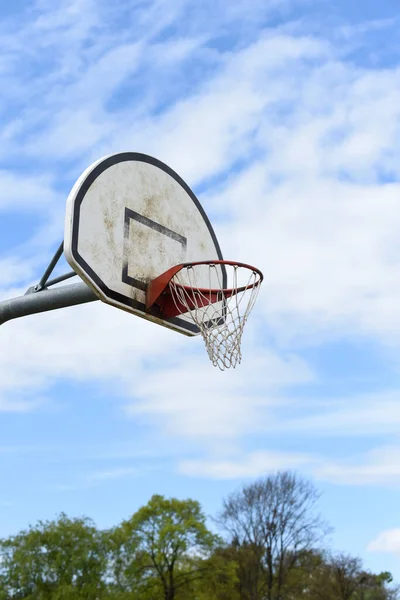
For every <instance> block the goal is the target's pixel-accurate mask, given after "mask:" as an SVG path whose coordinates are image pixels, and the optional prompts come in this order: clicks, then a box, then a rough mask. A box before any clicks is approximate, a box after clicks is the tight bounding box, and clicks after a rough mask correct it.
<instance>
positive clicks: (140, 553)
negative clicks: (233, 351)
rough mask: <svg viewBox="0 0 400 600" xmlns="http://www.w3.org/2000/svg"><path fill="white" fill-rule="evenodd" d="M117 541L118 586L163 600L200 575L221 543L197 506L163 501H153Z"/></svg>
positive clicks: (155, 498) (190, 502)
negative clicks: (208, 527)
mask: <svg viewBox="0 0 400 600" xmlns="http://www.w3.org/2000/svg"><path fill="white" fill-rule="evenodd" d="M113 536H114V539H115V540H117V543H116V544H114V558H113V564H114V573H115V580H116V582H117V581H118V587H119V588H120V589H124V587H125V589H129V590H131V591H134V590H136V592H137V593H140V594H141V597H143V598H144V597H146V596H149V597H151V598H154V599H155V598H158V597H160V598H164V599H165V600H174V598H176V596H177V593H178V591H179V590H180V589H181V588H182V587H185V586H187V585H188V584H189V583H191V582H192V581H193V579H196V578H198V577H200V576H201V573H202V571H203V570H204V567H203V564H202V561H203V560H204V559H206V558H207V557H208V556H209V554H210V552H211V550H212V548H213V546H214V545H215V543H216V541H217V538H216V536H215V535H213V534H212V533H211V532H210V531H209V530H208V529H207V527H206V519H205V516H204V515H203V513H202V511H201V508H200V505H199V503H198V502H196V501H194V500H177V499H175V498H172V499H166V498H164V497H163V496H153V497H152V498H151V500H150V501H149V503H148V504H147V505H146V506H143V507H142V508H140V509H139V510H138V511H137V512H136V513H135V514H134V515H133V516H132V518H131V519H129V520H128V521H124V522H123V523H122V524H121V526H120V527H119V528H118V529H117V530H115V531H114V532H113Z"/></svg>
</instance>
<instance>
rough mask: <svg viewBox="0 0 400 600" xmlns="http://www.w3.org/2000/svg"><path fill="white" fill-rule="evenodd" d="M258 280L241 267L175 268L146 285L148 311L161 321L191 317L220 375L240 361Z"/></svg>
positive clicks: (220, 264)
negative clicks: (152, 312)
mask: <svg viewBox="0 0 400 600" xmlns="http://www.w3.org/2000/svg"><path fill="white" fill-rule="evenodd" d="M262 280H263V274H262V273H261V271H260V270H259V269H257V268H255V267H252V266H250V265H246V264H244V263H239V262H233V261H226V260H212V261H204V262H192V263H185V264H181V265H176V266H175V267H172V268H171V269H168V271H166V272H165V273H163V274H162V275H160V276H159V277H157V278H156V279H154V280H153V281H151V282H150V284H149V285H148V288H147V294H146V309H147V310H159V311H160V314H161V315H162V317H163V318H166V317H168V318H171V317H176V316H178V315H182V314H186V316H188V315H190V317H191V319H192V321H193V322H194V323H195V324H196V325H197V327H198V329H199V331H200V333H201V335H202V337H203V339H204V342H205V345H206V348H207V353H208V356H209V358H210V360H211V362H212V364H213V365H214V366H215V367H219V368H220V369H221V370H222V371H223V370H224V369H229V368H230V367H236V365H237V364H239V363H240V362H241V359H242V354H241V340H242V334H243V329H244V326H245V324H246V322H247V319H248V317H249V314H250V312H251V310H252V308H253V306H254V304H255V301H256V299H257V296H258V292H259V289H260V285H261V282H262Z"/></svg>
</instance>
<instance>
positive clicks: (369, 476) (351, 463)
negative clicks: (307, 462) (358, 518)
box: [313, 445, 400, 486]
mask: <svg viewBox="0 0 400 600" xmlns="http://www.w3.org/2000/svg"><path fill="white" fill-rule="evenodd" d="M313 473H314V476H315V477H316V478H317V479H320V480H323V481H329V482H332V483H337V484H344V485H385V486H391V485H393V486H398V485H399V484H400V447H399V446H396V445H392V446H383V447H381V448H376V449H373V450H371V451H369V452H366V453H365V454H364V455H363V456H359V457H353V458H352V459H350V460H347V461H343V462H342V463H340V462H333V461H332V462H331V461H328V460H327V461H325V463H324V464H321V466H318V467H316V468H315V469H314V470H313Z"/></svg>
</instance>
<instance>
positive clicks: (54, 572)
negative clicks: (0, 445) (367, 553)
mask: <svg viewBox="0 0 400 600" xmlns="http://www.w3.org/2000/svg"><path fill="white" fill-rule="evenodd" d="M317 498H318V494H317V492H316V490H315V489H314V488H313V487H312V486H311V484H309V483H308V482H307V481H304V480H302V479H299V478H298V477H297V476H295V475H293V474H292V473H287V472H286V473H279V474H277V475H275V476H270V477H267V478H264V479H262V480H259V481H256V482H254V483H251V484H249V485H247V486H244V487H243V488H242V489H241V490H240V491H239V492H236V493H235V494H231V495H230V496H229V497H228V498H227V499H226V500H225V501H224V503H223V508H222V512H221V514H220V516H219V522H220V523H221V524H222V525H223V527H224V529H225V531H226V532H227V534H228V535H227V540H226V541H222V540H221V539H220V538H218V537H217V536H215V535H214V534H213V533H211V531H210V530H209V529H208V528H207V524H206V518H205V516H204V514H203V512H202V510H201V507H200V504H199V503H198V502H196V501H195V500H190V499H189V500H178V499H175V498H170V499H166V498H164V497H163V496H153V497H152V498H151V499H150V501H149V502H148V504H147V505H146V506H143V507H141V508H140V509H139V510H138V511H137V512H136V513H134V514H133V515H132V516H131V518H130V519H128V520H126V521H123V522H122V523H121V524H119V525H118V526H116V527H114V528H113V529H110V530H108V531H99V530H98V529H97V528H96V527H95V525H94V523H93V522H92V521H90V519H87V518H80V519H70V518H68V517H67V516H66V515H65V514H61V515H60V517H59V518H58V519H56V520H54V521H46V522H42V521H39V522H38V523H37V525H35V526H31V527H29V528H28V529H27V530H26V531H21V532H20V533H19V534H17V535H15V536H12V537H10V538H8V539H3V540H1V541H0V600H11V599H13V600H17V599H20V600H22V599H24V600H50V599H51V600H398V599H399V598H400V596H399V591H398V589H397V588H396V587H395V586H393V583H392V577H391V575H390V573H388V572H383V573H379V574H374V573H371V572H369V571H366V570H365V569H364V568H363V565H362V563H361V560H360V559H358V558H355V557H352V556H349V555H346V554H343V553H337V554H329V553H327V552H325V551H324V550H323V549H322V546H321V541H322V540H323V536H324V534H325V532H326V527H325V526H324V523H323V521H322V520H321V519H320V517H319V516H318V515H317V514H316V511H315V504H316V500H317Z"/></svg>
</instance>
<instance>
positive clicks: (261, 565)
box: [218, 471, 328, 600]
mask: <svg viewBox="0 0 400 600" xmlns="http://www.w3.org/2000/svg"><path fill="white" fill-rule="evenodd" d="M318 498H319V494H318V493H317V491H316V489H315V488H314V486H313V485H312V484H311V483H310V482H308V481H306V480H304V479H301V478H300V477H298V476H297V475H296V474H295V473H291V472H288V471H285V472H279V473H277V474H276V475H269V476H267V477H265V478H263V479H260V480H258V481H256V482H254V483H251V484H249V485H246V486H243V487H242V489H240V490H239V491H238V492H235V493H233V494H231V495H230V496H228V498H227V499H226V500H224V502H223V509H222V511H221V513H220V515H219V517H218V522H219V523H220V525H221V526H222V527H223V528H224V529H225V530H226V531H227V532H228V534H229V536H230V541H231V543H234V544H236V545H239V546H241V547H245V548H247V550H248V551H251V552H252V554H253V557H254V559H255V561H254V562H255V566H254V569H255V573H254V577H253V582H254V581H256V582H257V585H256V587H254V586H253V590H252V594H251V600H264V599H266V600H281V599H282V593H283V588H284V585H285V582H286V580H287V576H288V574H289V573H290V571H291V569H293V568H294V566H295V565H296V561H297V558H298V557H299V556H300V554H302V553H304V552H305V551H307V550H309V549H312V548H314V547H315V545H317V544H318V543H319V542H320V541H321V540H322V538H323V537H324V536H325V535H326V534H327V532H328V528H327V527H326V525H325V524H324V522H323V521H322V520H321V518H320V517H319V515H318V514H316V512H315V509H316V503H317V501H318Z"/></svg>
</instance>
